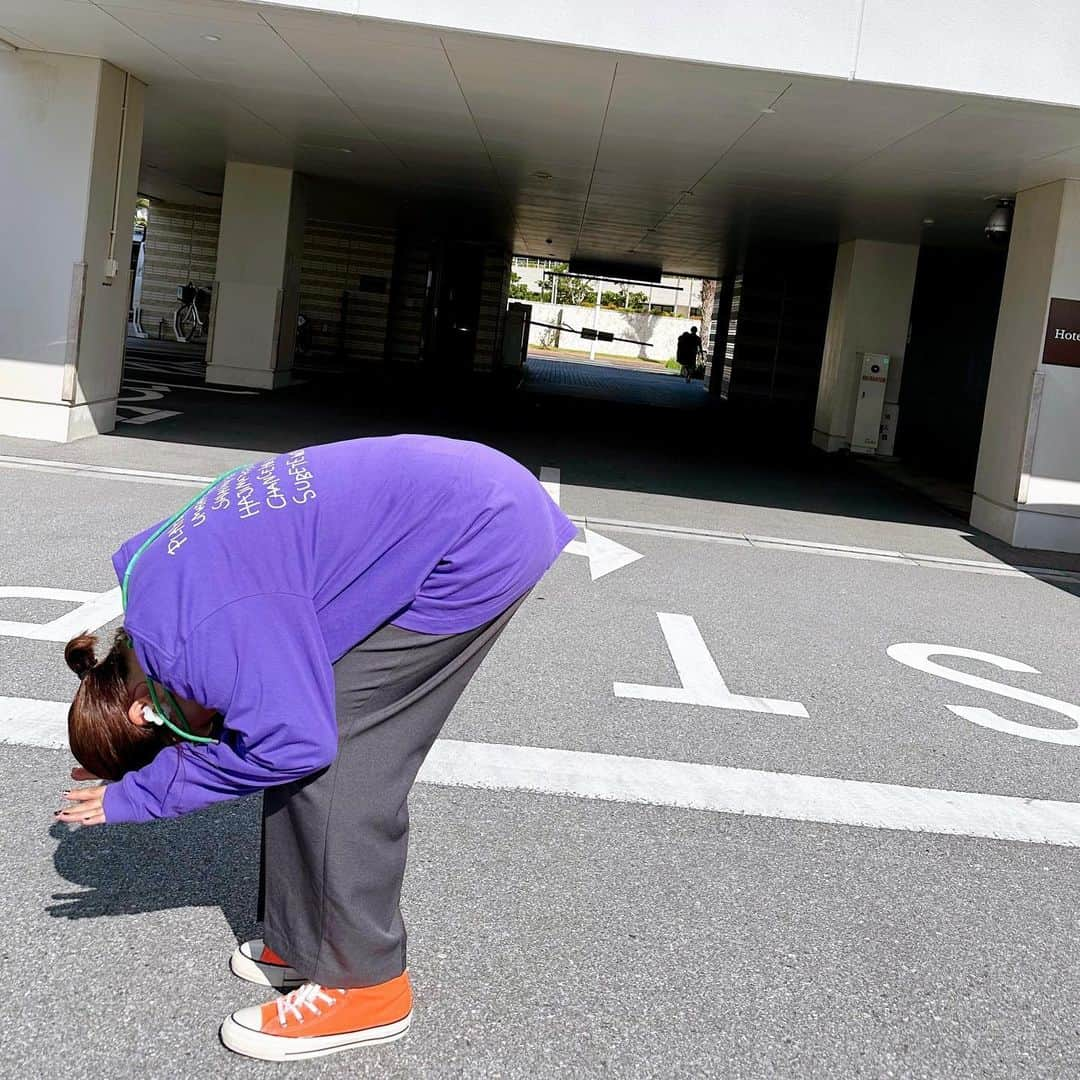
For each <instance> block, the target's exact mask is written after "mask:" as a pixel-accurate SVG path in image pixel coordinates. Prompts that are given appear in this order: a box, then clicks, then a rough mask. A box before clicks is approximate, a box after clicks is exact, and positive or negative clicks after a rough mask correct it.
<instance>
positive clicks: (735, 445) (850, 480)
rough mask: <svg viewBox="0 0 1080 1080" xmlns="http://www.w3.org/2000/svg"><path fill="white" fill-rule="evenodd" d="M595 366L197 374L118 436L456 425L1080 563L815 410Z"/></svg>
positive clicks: (555, 455)
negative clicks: (512, 373)
mask: <svg viewBox="0 0 1080 1080" xmlns="http://www.w3.org/2000/svg"><path fill="white" fill-rule="evenodd" d="M545 364H546V365H547V366H548V368H551V367H558V366H559V364H558V362H554V361H545ZM565 366H566V367H567V368H582V369H584V368H585V365H578V364H567V365H565ZM605 371H607V372H608V374H606V375H605V374H604V373H605ZM597 372H600V374H599V375H597V374H596V373H597ZM587 374H588V376H589V378H590V380H591V381H592V382H595V381H596V380H597V379H600V380H601V381H603V380H604V379H607V380H608V382H610V387H609V390H610V396H609V397H607V398H605V397H604V396H603V395H602V394H598V392H597V388H596V386H593V385H591V386H590V387H589V389H588V392H587V393H584V394H578V393H576V392H573V390H572V392H570V393H566V392H563V391H564V390H565V387H560V386H555V387H554V388H553V387H552V377H551V375H550V371H547V373H546V374H545V376H544V377H543V378H539V379H536V378H533V379H525V380H523V381H522V382H520V383H519V384H518V385H509V384H507V383H503V384H502V385H498V384H497V383H496V382H495V380H492V379H488V380H483V381H479V380H473V381H463V380H462V379H460V378H457V379H444V380H440V379H439V378H438V377H437V376H436V375H435V374H433V373H432V372H430V371H408V372H405V373H400V372H399V373H397V374H396V375H395V374H390V375H384V376H382V377H380V378H375V377H373V376H372V375H371V374H368V373H365V374H364V375H363V376H362V377H361V376H349V375H341V374H336V375H327V374H322V375H318V374H313V373H306V377H307V379H308V381H307V382H305V383H304V384H302V385H294V386H291V387H286V388H283V389H281V390H277V391H272V392H266V393H261V394H258V395H253V396H247V397H245V396H227V395H215V394H212V393H207V392H205V390H197V389H196V386H201V385H202V383H201V379H194V380H192V381H191V389H190V390H185V389H183V388H181V389H176V390H175V391H174V392H173V396H172V397H171V398H170V400H169V403H168V407H169V408H170V409H177V410H178V411H180V413H181V415H179V416H177V417H175V418H173V419H169V420H165V421H162V422H160V423H155V424H152V425H145V426H139V425H122V426H121V428H119V429H117V431H116V432H114V433H113V435H112V436H111V437H114V438H121V439H149V440H154V441H163V442H175V443H189V444H194V445H201V446H215V447H228V448H235V449H245V450H251V451H253V452H255V453H279V452H282V451H285V450H289V449H293V448H295V447H297V446H304V445H311V444H313V443H320V442H332V441H335V440H338V439H349V438H357V437H360V436H365V435H369V436H370V435H388V434H397V433H400V432H420V433H426V434H438V435H447V436H450V437H456V438H468V439H476V440H478V441H481V442H485V443H487V444H489V445H491V446H494V447H496V448H498V449H500V450H502V451H504V452H505V453H507V454H510V455H511V456H512V457H515V458H516V459H517V460H519V461H521V462H522V463H523V464H524V465H525V466H526V467H528V468H530V469H532V470H533V471H534V472H537V471H538V470H539V468H540V467H541V466H543V465H550V464H558V465H560V466H561V468H562V470H563V475H564V480H565V479H566V478H568V477H569V476H572V477H573V480H572V482H573V484H575V485H580V486H583V487H591V488H599V489H611V490H616V491H624V492H632V493H647V494H658V495H664V496H673V497H677V498H684V499H691V500H697V501H701V502H703V503H731V504H740V505H748V506H759V507H768V508H774V509H782V510H791V511H801V512H806V513H811V514H819V515H830V516H837V517H845V518H852V519H862V520H867V521H879V522H893V523H901V524H907V525H916V526H925V527H929V528H938V529H946V530H949V531H951V532H953V533H956V534H959V535H960V536H962V537H963V538H964V539H965V540H966V541H967V542H968V543H969V544H970V545H971V547H972V549H973V550H972V551H971V557H972V558H980V557H981V556H982V554H983V553H985V554H987V555H990V556H992V557H993V558H995V559H998V560H1000V561H1002V562H1004V563H1007V564H1009V565H1011V566H1015V567H1061V568H1063V569H1067V570H1078V569H1080V559H1078V558H1077V557H1075V556H1063V555H1060V554H1058V553H1052V552H1033V551H1028V550H1020V549H1016V548H1012V547H1010V546H1009V545H1008V544H1005V543H1003V542H1001V541H998V540H996V539H994V538H993V537H991V536H988V535H986V534H983V533H980V532H978V531H977V530H975V529H973V528H972V527H971V526H970V525H969V524H968V523H967V521H966V519H964V518H963V517H960V516H958V514H957V512H956V510H955V508H952V509H950V508H949V507H948V506H943V505H941V504H939V503H937V502H935V501H933V500H932V499H931V498H929V497H927V496H926V495H924V494H920V493H918V492H913V491H910V490H907V489H904V488H902V487H900V486H898V485H896V484H895V483H891V482H889V480H888V479H887V478H885V477H881V476H878V475H875V474H874V473H873V472H872V471H871V470H869V469H867V468H865V467H862V466H860V464H859V463H857V462H853V461H850V460H848V459H847V458H846V457H845V456H844V455H825V454H822V453H820V452H818V451H816V450H814V449H813V448H812V447H811V445H810V438H809V435H810V421H811V418H810V417H809V416H808V415H807V414H806V412H805V410H802V411H801V412H800V411H792V410H789V411H784V410H783V409H780V408H775V407H774V408H772V409H771V410H769V411H766V410H763V409H760V408H758V409H755V408H752V407H748V406H745V405H744V406H741V407H739V408H735V407H732V406H730V405H728V404H727V403H724V402H721V401H719V400H718V399H717V398H716V397H715V396H712V395H709V394H707V393H704V391H703V390H702V388H701V386H700V384H696V385H694V386H693V387H692V388H690V387H685V386H684V385H683V384H681V382H680V381H679V380H672V379H669V378H666V377H663V376H658V375H651V374H645V375H637V374H636V373H632V372H629V373H628V372H626V371H616V370H615V369H604V368H602V367H599V366H597V367H594V368H592V369H590V370H588V372H587ZM141 377H142V378H146V377H147V376H145V375H144V376H141ZM151 377H152V376H151ZM558 381H561V380H556V382H558ZM651 385H656V386H659V387H660V388H661V390H663V400H662V401H658V402H655V403H654V402H652V401H651V398H650V391H649V387H650V386H651ZM676 385H678V387H679V390H678V393H680V394H684V395H685V400H686V401H687V402H689V403H690V405H691V407H688V408H681V407H673V406H672V401H673V400H674V399H673V398H672V397H671V395H670V394H669V392H668V391H669V389H670V388H672V387H675V386H676ZM571 389H572V388H571ZM687 391H689V393H687ZM1075 587H1076V586H1075V585H1073V586H1071V587H1070V589H1073V588H1075Z"/></svg>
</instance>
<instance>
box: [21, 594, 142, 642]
mask: <svg viewBox="0 0 1080 1080" xmlns="http://www.w3.org/2000/svg"><path fill="white" fill-rule="evenodd" d="M3 599H14V600H64V601H70V602H71V603H74V604H78V607H75V608H72V610H71V611H68V612H65V613H64V614H63V615H60V616H59V617H58V618H55V619H52V620H50V621H49V622H43V623H36V622H15V621H12V620H10V619H0V637H19V638H26V639H27V640H28V641H69V640H70V639H71V638H73V637H75V635H76V634H82V633H84V632H86V631H93V630H96V629H97V628H98V627H99V626H104V625H105V624H106V623H107V622H112V620H113V619H115V618H117V616H119V615H120V614H121V612H122V611H123V604H122V602H121V600H120V588H119V586H117V587H116V588H115V589H109V590H108V591H107V592H100V593H97V592H83V591H81V590H79V589H49V588H45V587H42V586H37V585H0V600H3Z"/></svg>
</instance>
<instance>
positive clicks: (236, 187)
mask: <svg viewBox="0 0 1080 1080" xmlns="http://www.w3.org/2000/svg"><path fill="white" fill-rule="evenodd" d="M305 208H306V200H305V193H304V190H303V179H302V177H299V176H298V175H297V174H296V173H294V172H293V171H292V170H291V169H279V168H274V167H272V166H269V165H252V164H249V163H247V162H237V161H230V162H229V163H228V164H227V165H226V168H225V189H224V192H223V195H222V201H221V232H220V234H219V236H218V258H217V278H216V280H215V282H214V299H213V319H212V322H211V327H210V340H209V345H208V347H207V358H208V366H207V372H206V379H207V382H215V383H224V384H228V385H235V386H255V387H261V388H263V389H269V388H272V387H276V386H282V385H284V384H285V383H287V382H288V381H289V378H290V372H291V369H292V362H293V349H294V344H295V340H296V311H297V304H298V302H299V293H300V265H301V261H302V254H303V227H304V217H305Z"/></svg>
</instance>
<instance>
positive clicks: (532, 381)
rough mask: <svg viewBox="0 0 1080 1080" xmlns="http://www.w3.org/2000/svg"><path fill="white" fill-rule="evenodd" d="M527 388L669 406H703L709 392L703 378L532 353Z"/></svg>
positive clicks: (540, 392) (532, 391) (592, 397)
mask: <svg viewBox="0 0 1080 1080" xmlns="http://www.w3.org/2000/svg"><path fill="white" fill-rule="evenodd" d="M524 388H525V390H526V391H528V392H530V393H537V394H556V395H559V396H562V397H579V398H591V399H593V400H603V401H616V402H621V403H622V404H625V405H655V406H658V407H660V408H665V409H702V408H704V407H705V406H707V405H708V404H709V393H708V391H707V390H706V389H705V387H704V386H703V385H702V384H701V383H700V382H696V381H695V382H692V383H685V382H683V380H682V379H681V378H679V377H678V376H677V375H674V374H661V373H659V372H655V373H654V372H647V371H628V370H625V369H623V368H618V367H612V366H608V365H606V364H597V363H590V362H588V361H584V362H582V361H576V360H545V359H542V358H540V357H537V356H530V357H529V362H528V364H527V366H526V369H525V385H524Z"/></svg>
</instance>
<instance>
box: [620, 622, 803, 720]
mask: <svg viewBox="0 0 1080 1080" xmlns="http://www.w3.org/2000/svg"><path fill="white" fill-rule="evenodd" d="M657 618H658V619H659V620H660V629H661V630H663V632H664V639H665V640H666V641H667V647H668V651H669V652H670V653H671V659H672V660H674V661H675V670H676V671H678V673H679V678H680V679H681V680H682V686H677V687H676V686H641V685H638V684H636V683H616V684H615V696H616V697H623V698H642V699H644V700H645V701H674V702H679V703H680V704H683V705H708V706H709V707H710V708H713V709H737V710H739V711H740V712H760V713H773V714H774V715H776V716H799V717H802V718H803V719H806V718H808V717H809V715H810V714H809V713H808V712H807V711H806V707H805V706H804V705H803V704H802V703H801V702H799V701H783V700H781V699H780V698H766V697H747V696H745V695H743V694H733V693H732V692H731V691H730V690H729V689H728V688H727V683H725V682H724V677H723V676H722V675H721V674H720V671H719V670H718V668H717V666H716V663H715V661H714V660H713V658H712V655H711V654H710V653H709V647H708V646H707V645H706V644H705V641H704V639H703V638H702V636H701V631H700V630H698V627H697V623H696V622H694V620H693V618H691V616H689V615H672V614H669V613H668V612H665V611H661V612H658V613H657Z"/></svg>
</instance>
